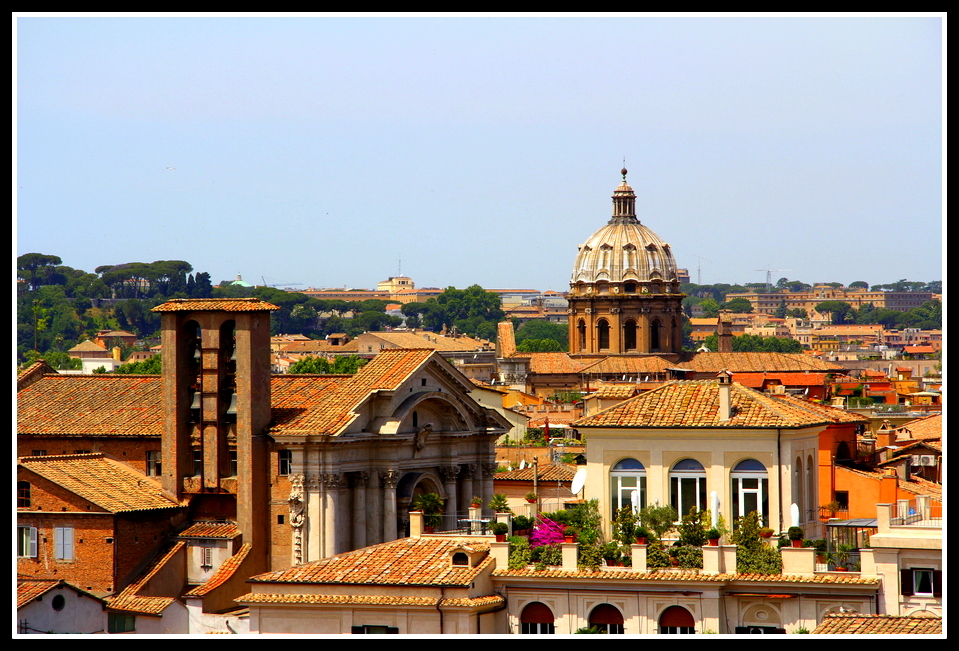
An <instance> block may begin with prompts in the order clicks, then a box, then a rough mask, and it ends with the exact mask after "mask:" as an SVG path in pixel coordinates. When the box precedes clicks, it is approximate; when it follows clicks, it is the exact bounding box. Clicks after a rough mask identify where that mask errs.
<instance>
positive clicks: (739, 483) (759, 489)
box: [730, 459, 769, 526]
mask: <svg viewBox="0 0 959 651" xmlns="http://www.w3.org/2000/svg"><path fill="white" fill-rule="evenodd" d="M730 477H731V478H732V490H731V492H730V494H731V496H732V500H733V521H735V520H736V519H737V518H741V517H743V516H744V515H746V514H747V513H751V512H752V511H755V512H756V513H758V514H759V518H760V520H761V521H762V524H763V526H766V525H767V524H768V523H769V475H768V473H767V472H766V466H764V465H763V464H761V463H760V462H758V461H756V460H755V459H746V460H745V461H740V462H739V463H738V464H736V467H735V468H733V471H732V473H731V474H730Z"/></svg>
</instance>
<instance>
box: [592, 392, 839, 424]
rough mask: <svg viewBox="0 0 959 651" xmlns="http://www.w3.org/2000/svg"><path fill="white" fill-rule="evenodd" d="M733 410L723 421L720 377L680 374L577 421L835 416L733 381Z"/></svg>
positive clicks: (789, 420)
mask: <svg viewBox="0 0 959 651" xmlns="http://www.w3.org/2000/svg"><path fill="white" fill-rule="evenodd" d="M730 402H731V403H732V407H733V415H732V417H731V418H730V419H729V420H726V421H720V420H719V418H718V414H719V383H718V382H717V381H715V380H677V381H674V382H669V383H667V384H664V385H663V386H661V387H658V388H656V389H652V390H650V391H647V392H645V393H642V394H640V395H638V396H636V397H635V398H631V399H629V400H626V401H624V402H621V403H620V404H618V405H615V406H613V407H610V408H608V409H604V410H603V411H601V412H599V413H597V414H594V415H593V416H587V417H586V418H583V419H581V420H579V421H577V422H576V423H575V426H576V427H634V428H637V427H642V428H675V427H720V428H753V427H759V428H793V427H809V426H814V425H823V424H828V423H830V422H831V419H830V418H828V417H826V416H824V415H822V414H819V413H813V412H811V411H810V410H808V409H805V408H803V407H799V406H796V405H793V404H791V403H789V402H786V401H782V400H776V399H773V398H771V397H769V396H767V395H765V394H762V393H759V392H758V391H753V390H752V389H748V388H746V387H744V386H742V385H740V384H736V383H735V382H734V383H733V384H732V386H731V388H730Z"/></svg>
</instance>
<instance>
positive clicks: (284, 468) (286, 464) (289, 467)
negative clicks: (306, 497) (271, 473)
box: [276, 450, 293, 477]
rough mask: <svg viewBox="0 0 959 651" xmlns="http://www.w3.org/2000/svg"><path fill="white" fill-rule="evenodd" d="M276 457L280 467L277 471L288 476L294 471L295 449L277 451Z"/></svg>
mask: <svg viewBox="0 0 959 651" xmlns="http://www.w3.org/2000/svg"><path fill="white" fill-rule="evenodd" d="M276 458H277V460H278V462H279V468H278V469H277V472H278V473H279V474H280V475H281V476H283V477H286V476H288V475H290V474H292V472H293V450H280V451H279V452H277V455H276Z"/></svg>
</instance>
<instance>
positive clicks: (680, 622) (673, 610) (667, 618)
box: [659, 606, 696, 634]
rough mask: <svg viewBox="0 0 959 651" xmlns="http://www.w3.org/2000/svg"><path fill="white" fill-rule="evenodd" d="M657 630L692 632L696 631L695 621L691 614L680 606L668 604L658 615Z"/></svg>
mask: <svg viewBox="0 0 959 651" xmlns="http://www.w3.org/2000/svg"><path fill="white" fill-rule="evenodd" d="M659 632H660V633H663V634H677V633H679V634H692V633H695V632H696V622H695V620H694V619H693V616H692V614H690V612H689V611H688V610H686V609H685V608H683V607H682V606H670V607H669V608H667V609H666V610H664V611H663V614H662V615H660V616H659Z"/></svg>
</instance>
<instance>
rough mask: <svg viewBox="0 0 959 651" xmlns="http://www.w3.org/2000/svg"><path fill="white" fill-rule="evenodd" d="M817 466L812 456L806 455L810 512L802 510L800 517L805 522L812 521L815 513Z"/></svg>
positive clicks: (807, 505) (807, 498)
mask: <svg viewBox="0 0 959 651" xmlns="http://www.w3.org/2000/svg"><path fill="white" fill-rule="evenodd" d="M815 472H816V466H814V465H813V462H812V456H811V455H810V456H808V457H806V508H807V509H808V512H804V511H800V512H799V513H800V516H799V517H800V518H802V520H803V521H804V522H809V521H811V520H812V519H813V518H814V517H815V514H814V513H813V512H812V511H813V509H815V508H816V475H815Z"/></svg>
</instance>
